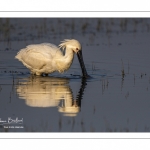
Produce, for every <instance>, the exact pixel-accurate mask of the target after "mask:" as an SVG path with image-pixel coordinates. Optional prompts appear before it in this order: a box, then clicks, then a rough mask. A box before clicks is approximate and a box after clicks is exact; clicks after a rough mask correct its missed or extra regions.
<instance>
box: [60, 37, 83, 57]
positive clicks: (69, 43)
mask: <svg viewBox="0 0 150 150" xmlns="http://www.w3.org/2000/svg"><path fill="white" fill-rule="evenodd" d="M59 48H62V49H63V50H64V49H65V48H68V49H71V50H72V51H73V52H75V53H76V54H77V53H78V52H79V51H81V50H82V47H81V44H80V43H79V41H77V40H75V39H71V40H69V39H65V40H64V41H62V43H61V44H60V45H59Z"/></svg>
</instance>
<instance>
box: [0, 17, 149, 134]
mask: <svg viewBox="0 0 150 150" xmlns="http://www.w3.org/2000/svg"><path fill="white" fill-rule="evenodd" d="M0 22H1V28H0V30H1V34H0V40H1V43H0V118H1V120H0V121H1V122H0V124H1V125H0V131H1V132H32V131H34V132H149V130H150V120H149V113H150V109H149V107H150V92H149V90H150V69H149V64H150V59H149V47H150V42H149V38H150V32H149V31H150V30H149V29H150V28H149V27H150V19H144V18H142V19H140V18H138V19H137V18H133V19H132V18H130V19H125V18H118V19H115V18H111V19H109V18H107V19H104V18H97V19H96V18H95V19H94V18H93V19H88V18H85V19H84V18H83V19H79V18H78V19H72V18H70V19H69V18H68V19H67V18H65V19H63V18H58V19H50V18H47V19H37V18H36V19H23V18H22V19H21V18H18V19H13V18H11V19H0ZM78 22H80V24H79V23H78ZM67 38H75V39H78V40H79V41H80V42H81V44H82V49H83V57H84V62H85V66H86V68H87V72H88V74H89V75H90V76H91V77H92V78H91V79H87V80H83V79H82V78H81V76H80V75H81V70H80V65H79V62H78V60H77V57H76V56H75V58H74V62H73V64H72V66H71V68H70V69H69V70H68V71H67V72H65V73H64V74H59V73H53V74H51V75H49V76H48V77H33V76H31V75H30V73H29V70H28V69H27V68H25V67H24V66H23V65H22V64H21V63H20V62H19V61H17V60H16V59H14V57H15V55H16V54H17V52H18V51H19V50H20V49H21V48H24V47H25V46H26V45H29V44H33V43H42V42H51V43H54V44H56V45H58V44H59V42H60V41H62V40H63V39H67ZM16 119H18V120H20V122H18V123H10V122H11V121H12V120H16ZM8 120H9V123H8ZM2 121H6V122H7V123H6V124H4V122H2Z"/></svg>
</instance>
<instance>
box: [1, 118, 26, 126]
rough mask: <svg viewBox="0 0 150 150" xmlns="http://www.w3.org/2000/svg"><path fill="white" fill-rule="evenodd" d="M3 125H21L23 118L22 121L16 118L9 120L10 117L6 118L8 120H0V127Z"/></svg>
mask: <svg viewBox="0 0 150 150" xmlns="http://www.w3.org/2000/svg"><path fill="white" fill-rule="evenodd" d="M3 124H23V118H22V119H18V117H16V118H15V119H14V118H13V119H12V118H11V117H8V120H7V121H6V120H2V119H1V118H0V125H3Z"/></svg>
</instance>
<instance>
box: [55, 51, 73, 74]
mask: <svg viewBox="0 0 150 150" xmlns="http://www.w3.org/2000/svg"><path fill="white" fill-rule="evenodd" d="M73 58H74V52H73V51H72V50H70V49H69V48H66V52H65V55H64V56H63V59H61V60H60V59H59V60H58V61H57V67H58V71H59V72H64V71H65V70H68V69H69V68H70V66H71V64H72V62H73Z"/></svg>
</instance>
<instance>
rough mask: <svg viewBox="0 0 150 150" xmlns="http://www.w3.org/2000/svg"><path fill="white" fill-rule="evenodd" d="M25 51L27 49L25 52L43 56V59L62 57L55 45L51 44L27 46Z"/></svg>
mask: <svg viewBox="0 0 150 150" xmlns="http://www.w3.org/2000/svg"><path fill="white" fill-rule="evenodd" d="M27 49H28V50H27V51H32V52H33V51H34V52H36V53H40V54H42V55H43V56H45V58H48V59H52V58H54V57H55V56H56V55H61V56H62V52H61V51H60V49H59V48H58V47H57V46H56V45H54V44H51V43H41V44H34V45H28V46H27Z"/></svg>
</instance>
